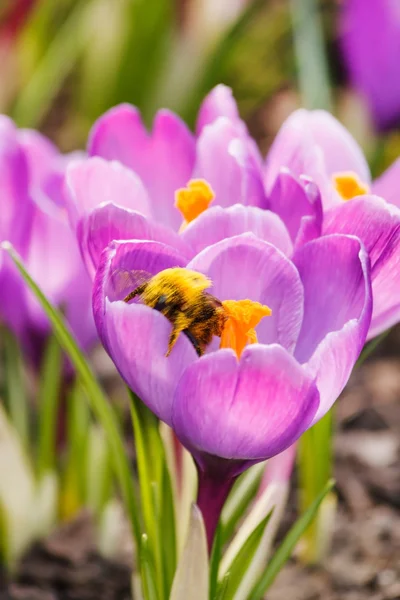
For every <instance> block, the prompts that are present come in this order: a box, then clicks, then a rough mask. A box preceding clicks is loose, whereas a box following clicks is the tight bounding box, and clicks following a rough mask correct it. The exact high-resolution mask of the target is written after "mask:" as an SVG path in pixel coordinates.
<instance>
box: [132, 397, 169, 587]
mask: <svg viewBox="0 0 400 600" xmlns="http://www.w3.org/2000/svg"><path fill="white" fill-rule="evenodd" d="M131 400H132V401H131V415H132V423H133V429H134V433H135V448H136V460H137V465H138V471H139V481H140V494H141V505H142V512H143V522H144V529H145V531H146V534H147V535H148V548H149V552H151V553H152V556H153V560H154V567H155V572H156V577H157V589H158V594H159V596H160V597H168V595H169V592H170V589H171V585H172V579H173V576H174V573H175V568H176V533H175V513H174V505H173V495H172V487H171V480H170V474H169V471H168V467H167V461H166V454H165V449H164V444H163V441H162V439H161V435H160V430H159V420H158V419H157V417H156V416H155V415H154V414H153V413H152V412H151V411H150V410H149V409H148V408H147V407H146V406H145V405H144V404H143V402H141V400H139V398H137V397H136V396H135V394H133V392H131Z"/></svg>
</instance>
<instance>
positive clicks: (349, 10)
mask: <svg viewBox="0 0 400 600" xmlns="http://www.w3.org/2000/svg"><path fill="white" fill-rule="evenodd" d="M342 7H343V8H342V10H341V13H340V20H339V28H340V40H341V47H342V54H343V58H344V60H345V64H346V68H347V71H348V74H349V77H350V80H351V82H352V84H353V86H354V87H355V88H356V89H357V90H358V91H359V92H360V93H361V94H362V96H363V97H364V99H365V100H366V102H367V104H368V107H369V109H370V111H371V113H372V116H373V119H374V121H375V124H376V125H377V127H379V128H380V129H387V128H390V127H392V126H394V125H396V124H398V122H399V118H400V79H399V77H398V72H399V60H400V11H399V4H398V2H397V1H396V0H369V1H368V2H365V0H346V2H343V3H342Z"/></svg>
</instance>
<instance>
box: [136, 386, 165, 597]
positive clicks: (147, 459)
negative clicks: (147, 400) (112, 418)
mask: <svg viewBox="0 0 400 600" xmlns="http://www.w3.org/2000/svg"><path fill="white" fill-rule="evenodd" d="M131 398H132V401H131V403H130V408H131V417H132V424H133V430H134V434H135V437H134V439H135V449H136V462H137V468H138V472H139V483H140V486H139V489H140V496H141V508H142V514H143V526H144V530H145V532H146V536H147V537H146V548H147V552H148V553H151V554H152V556H153V561H154V570H155V574H156V577H157V589H158V594H159V595H160V597H162V596H161V594H162V590H163V580H162V575H163V574H162V566H161V548H160V543H161V540H160V539H159V538H158V535H157V517H158V514H157V512H156V511H155V508H156V507H155V502H154V500H155V496H154V485H155V484H156V483H157V479H156V478H155V477H154V476H153V471H154V464H153V462H152V456H154V454H155V448H154V447H152V446H151V445H150V444H149V443H148V440H149V438H150V437H152V436H151V434H150V430H151V429H152V428H153V422H152V421H153V418H152V416H150V415H148V414H147V413H146V411H144V410H142V407H141V404H142V403H141V401H140V400H139V399H138V398H136V396H135V395H134V394H131Z"/></svg>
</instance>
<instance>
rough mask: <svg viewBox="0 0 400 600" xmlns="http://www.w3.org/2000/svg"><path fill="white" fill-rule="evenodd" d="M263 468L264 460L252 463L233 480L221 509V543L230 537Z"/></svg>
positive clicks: (254, 493) (256, 486) (253, 494)
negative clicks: (255, 463) (233, 482)
mask: <svg viewBox="0 0 400 600" xmlns="http://www.w3.org/2000/svg"><path fill="white" fill-rule="evenodd" d="M264 469H265V462H264V463H260V464H258V465H254V467H251V469H248V470H247V471H245V473H243V475H241V476H240V477H239V479H238V480H237V481H236V482H235V485H234V486H233V489H232V491H231V493H230V494H229V496H228V500H227V501H226V503H225V506H224V508H223V510H222V516H221V522H222V531H221V536H222V542H221V543H222V544H225V543H226V542H227V540H228V539H229V538H230V537H231V535H232V533H233V532H234V530H235V528H236V526H237V523H238V521H239V520H240V519H241V518H242V517H243V514H244V513H245V512H246V510H247V508H248V506H249V505H250V502H251V501H252V500H253V498H254V496H255V495H256V493H257V490H258V488H259V486H260V481H261V477H262V474H263V472H264Z"/></svg>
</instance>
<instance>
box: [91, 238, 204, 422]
mask: <svg viewBox="0 0 400 600" xmlns="http://www.w3.org/2000/svg"><path fill="white" fill-rule="evenodd" d="M184 264H185V263H184V260H183V259H182V258H180V257H179V255H178V254H177V253H176V252H175V251H174V250H172V248H168V247H167V246H165V245H163V244H160V243H158V242H149V241H147V242H140V241H133V242H132V241H131V242H113V244H111V246H109V247H108V248H107V249H106V250H105V251H104V253H103V255H102V257H101V261H100V265H99V269H98V271H97V273H96V278H95V282H94V287H93V314H94V318H95V322H96V326H97V330H98V333H99V335H100V338H101V340H102V342H103V344H104V346H105V348H106V350H107V352H108V353H109V355H110V356H111V358H112V359H113V361H114V362H115V364H116V366H117V368H118V370H119V372H120V373H121V375H122V377H123V378H124V379H125V381H126V382H127V384H128V385H129V386H130V387H131V388H132V390H133V391H134V392H135V393H136V394H137V395H138V396H139V397H140V398H141V399H142V400H143V402H144V403H145V404H146V405H147V406H149V408H150V409H151V410H153V411H154V412H155V413H156V414H157V415H158V416H159V417H160V418H161V419H162V420H164V421H166V422H167V423H169V424H170V423H171V414H170V412H171V404H172V398H173V394H174V391H175V387H176V385H177V382H178V380H179V377H180V376H181V374H182V372H183V370H184V369H185V367H186V366H187V365H188V364H190V363H191V362H193V361H194V360H196V359H197V354H196V352H195V350H194V348H193V346H192V344H191V343H190V342H189V340H188V339H187V337H186V336H185V335H180V336H179V337H178V340H177V342H176V344H175V346H174V348H173V350H172V352H171V355H170V356H169V357H168V358H167V357H166V356H165V354H166V351H167V348H168V338H169V335H170V333H171V323H170V322H169V321H168V319H166V318H165V317H164V316H163V315H162V314H161V313H159V312H157V311H156V310H153V309H151V308H149V307H147V306H144V305H143V304H140V303H134V304H126V303H125V302H121V301H120V300H121V299H122V298H124V297H125V295H126V294H128V293H129V292H130V291H132V290H133V289H134V288H135V286H136V285H137V284H138V283H139V281H141V278H143V274H144V273H148V274H149V275H150V276H151V275H155V274H156V273H158V272H159V271H162V270H163V269H167V268H170V267H176V266H178V267H180V266H184ZM135 278H136V280H135Z"/></svg>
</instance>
